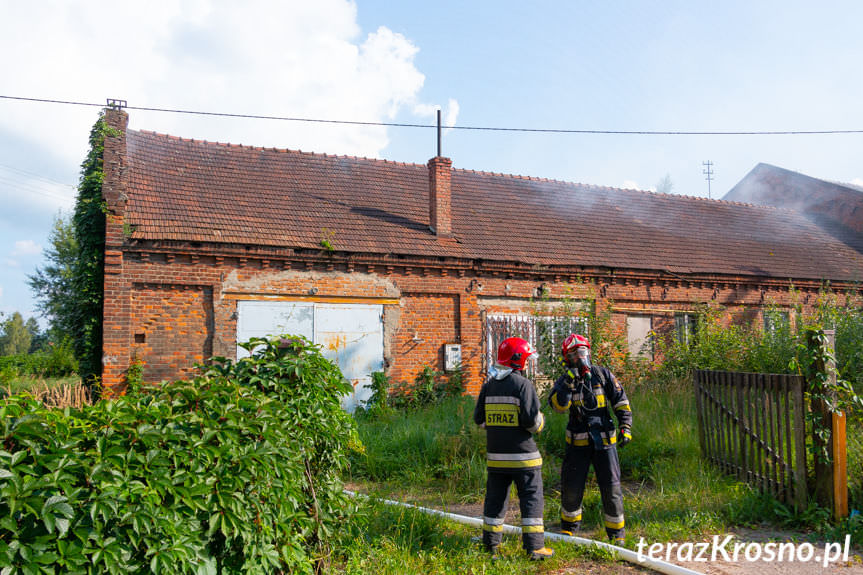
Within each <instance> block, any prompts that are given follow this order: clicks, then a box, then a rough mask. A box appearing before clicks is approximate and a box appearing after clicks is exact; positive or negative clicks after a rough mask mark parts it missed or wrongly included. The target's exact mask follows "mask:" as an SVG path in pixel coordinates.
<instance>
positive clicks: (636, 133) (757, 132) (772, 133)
mask: <svg viewBox="0 0 863 575" xmlns="http://www.w3.org/2000/svg"><path fill="white" fill-rule="evenodd" d="M0 99H4V100H20V101H25V102H38V103H43V104H66V105H73V106H93V107H98V108H107V107H110V106H109V105H107V104H96V103H93V102H74V101H69V100H52V99H47V98H25V97H21V96H3V95H0ZM122 107H123V108H125V109H128V110H140V111H146V112H165V113H171V114H190V115H197V116H218V117H223V118H243V119H251V120H280V121H286V122H310V123H318V124H343V125H353V126H388V127H395V128H426V129H428V128H436V127H437V126H436V125H434V124H409V123H400V122H362V121H357V120H327V119H322V118H299V117H290V116H267V115H261V114H232V113H228V112H204V111H200V110H179V109H172V108H154V107H147V106H128V105H124V106H122ZM442 127H443V128H446V129H447V130H474V131H492V132H533V133H545V134H606V135H625V136H802V135H809V136H811V135H835V134H863V129H861V130H728V131H725V130H708V131H700V130H584V129H566V128H507V127H494V126H442Z"/></svg>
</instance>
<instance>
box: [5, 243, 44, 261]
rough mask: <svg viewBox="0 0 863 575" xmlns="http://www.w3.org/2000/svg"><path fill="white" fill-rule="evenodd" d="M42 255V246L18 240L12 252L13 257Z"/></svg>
mask: <svg viewBox="0 0 863 575" xmlns="http://www.w3.org/2000/svg"><path fill="white" fill-rule="evenodd" d="M41 253H42V246H40V245H39V244H37V243H36V242H34V241H33V240H18V241H17V242H15V248H14V249H13V250H12V256H13V257H18V256H34V255H37V254H41Z"/></svg>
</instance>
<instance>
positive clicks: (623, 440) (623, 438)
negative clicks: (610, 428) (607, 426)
mask: <svg viewBox="0 0 863 575" xmlns="http://www.w3.org/2000/svg"><path fill="white" fill-rule="evenodd" d="M630 441H632V431H631V430H630V429H629V428H628V427H621V428H620V430H619V431H618V432H617V446H618V447H623V446H624V445H626V444H627V443H629V442H630Z"/></svg>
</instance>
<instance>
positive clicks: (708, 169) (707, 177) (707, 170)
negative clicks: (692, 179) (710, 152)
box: [701, 160, 713, 200]
mask: <svg viewBox="0 0 863 575" xmlns="http://www.w3.org/2000/svg"><path fill="white" fill-rule="evenodd" d="M701 165H702V166H705V169H704V170H702V172H701V173H702V174H705V178H704V179H705V180H707V199H708V200H710V199H712V198H711V197H710V180H712V179H713V170H712V169H711V166H712V165H713V162H711V161H710V160H707V161H706V162H701Z"/></svg>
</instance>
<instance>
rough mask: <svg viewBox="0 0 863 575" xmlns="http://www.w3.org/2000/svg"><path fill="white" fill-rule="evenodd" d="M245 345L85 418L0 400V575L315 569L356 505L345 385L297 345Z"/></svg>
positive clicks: (86, 412) (26, 400) (25, 401)
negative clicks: (239, 355) (349, 491)
mask: <svg viewBox="0 0 863 575" xmlns="http://www.w3.org/2000/svg"><path fill="white" fill-rule="evenodd" d="M246 345H247V347H248V348H249V349H252V348H254V349H255V354H254V355H253V356H252V357H251V358H246V359H243V360H240V361H238V362H236V363H232V362H231V361H229V360H226V359H224V358H217V359H216V360H214V364H213V365H212V366H211V367H208V368H204V369H205V371H203V373H202V374H201V375H200V376H198V377H196V378H195V379H194V380H193V381H190V382H182V381H180V382H175V383H166V384H160V385H158V386H153V387H147V386H141V385H134V384H133V385H130V387H129V389H128V392H127V394H126V395H124V396H121V397H118V398H116V399H114V400H104V401H101V402H99V403H97V404H96V405H94V406H92V407H88V408H85V409H81V410H74V409H65V410H63V411H60V410H51V409H46V408H44V407H43V406H42V405H41V404H39V403H38V402H36V401H34V400H33V399H32V398H30V397H28V396H26V395H20V396H13V397H11V398H8V399H6V400H4V401H3V402H2V403H0V415H2V422H3V428H2V434H3V438H2V441H3V446H2V450H0V567H3V571H2V572H3V573H4V574H5V573H55V572H56V573H94V572H95V573H129V572H131V573H149V572H158V573H217V572H218V573H240V572H242V573H272V572H275V571H277V570H283V571H290V572H312V571H313V570H314V567H315V564H316V563H317V562H318V561H320V560H321V559H322V558H323V557H326V556H327V555H328V553H329V546H330V545H331V543H332V541H333V537H334V535H335V534H336V533H337V528H338V526H339V525H340V523H341V522H342V521H343V520H344V518H345V516H346V515H347V514H350V512H351V509H352V505H353V504H352V502H351V501H350V500H349V499H348V498H347V497H346V496H345V495H344V494H343V492H342V485H341V482H340V479H339V473H340V471H341V470H342V469H344V467H345V466H346V463H347V451H348V449H349V446H350V445H352V444H353V445H356V443H355V441H356V434H355V431H354V427H353V424H352V422H351V419H350V416H348V415H347V414H346V413H344V412H343V411H342V409H341V408H340V404H339V399H340V396H341V395H343V394H344V393H346V392H347V391H348V390H349V387H348V386H347V385H346V384H345V382H344V379H343V377H342V375H341V372H340V371H339V370H338V368H337V367H336V366H334V365H333V364H332V363H330V362H329V361H327V360H326V359H325V358H324V357H323V356H322V355H321V354H320V352H319V349H318V348H317V347H314V346H312V345H311V344H309V343H308V341H306V340H304V339H300V338H293V339H290V340H279V339H273V340H269V341H268V340H263V339H253V340H252V341H251V342H249V344H246ZM352 442H353V443H352Z"/></svg>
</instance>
